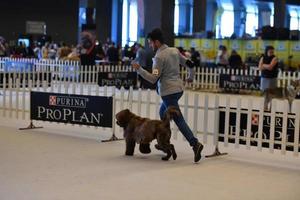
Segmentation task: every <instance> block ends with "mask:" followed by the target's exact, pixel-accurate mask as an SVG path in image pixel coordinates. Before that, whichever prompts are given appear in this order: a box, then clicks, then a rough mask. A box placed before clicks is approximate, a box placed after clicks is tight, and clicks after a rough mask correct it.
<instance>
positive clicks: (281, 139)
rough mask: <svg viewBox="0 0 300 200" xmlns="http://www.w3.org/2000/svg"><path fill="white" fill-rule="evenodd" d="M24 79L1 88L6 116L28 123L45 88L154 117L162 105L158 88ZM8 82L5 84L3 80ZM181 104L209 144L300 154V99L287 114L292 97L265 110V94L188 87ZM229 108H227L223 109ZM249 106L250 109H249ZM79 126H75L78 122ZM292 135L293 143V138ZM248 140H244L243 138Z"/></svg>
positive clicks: (0, 110) (0, 107)
mask: <svg viewBox="0 0 300 200" xmlns="http://www.w3.org/2000/svg"><path fill="white" fill-rule="evenodd" d="M21 82H22V81H21V80H19V79H17V81H16V85H15V86H16V87H14V88H13V87H12V81H11V79H10V81H9V84H8V87H2V88H1V90H0V92H1V93H2V96H0V115H1V116H2V117H4V118H10V119H12V120H15V119H22V120H26V121H28V122H29V120H30V115H29V113H30V91H31V90H33V91H35V90H36V91H44V92H58V93H59V92H62V93H69V94H84V95H95V96H98V95H101V96H106V95H108V96H111V95H113V96H115V111H114V113H113V114H115V113H116V112H118V111H120V110H122V109H124V108H129V109H130V110H132V111H133V112H134V113H136V114H138V115H141V116H144V117H149V118H152V119H157V118H158V110H159V106H160V98H159V96H158V95H156V94H155V92H154V91H150V90H140V89H139V90H133V89H132V88H131V89H130V90H125V89H123V88H122V89H121V90H117V89H116V88H115V87H98V86H97V85H93V84H90V85H89V84H84V85H83V84H77V83H70V84H69V85H66V84H64V83H63V82H60V83H61V84H60V85H56V86H51V87H47V84H46V83H44V84H42V86H41V87H32V85H33V83H32V81H29V87H24V84H23V85H22V86H21ZM4 85H5V84H4ZM180 106H181V110H182V113H183V115H184V117H185V119H186V120H187V122H188V124H189V125H190V127H191V129H192V130H193V132H194V133H195V134H197V135H198V136H199V137H202V140H203V142H204V143H208V142H209V141H210V140H208V137H211V136H212V137H213V144H214V145H216V144H217V143H218V138H219V137H222V138H224V146H225V147H227V146H228V145H229V143H230V142H233V143H234V145H235V147H236V148H239V147H240V146H241V145H246V147H247V148H248V149H251V148H252V149H253V148H256V149H257V150H258V151H262V149H263V148H264V144H268V147H267V148H268V149H269V151H270V152H271V153H273V152H274V149H276V148H278V145H280V149H281V150H280V151H281V152H282V154H285V153H286V151H287V148H292V151H293V152H294V155H295V156H298V155H299V148H300V146H299V124H300V112H299V110H300V102H299V100H297V101H294V104H293V109H292V110H294V111H296V112H295V113H294V114H288V113H287V110H288V109H286V108H287V106H288V104H287V102H286V101H283V102H282V101H276V100H274V102H273V104H272V106H273V107H272V112H271V113H264V111H263V99H262V98H258V97H247V98H244V97H243V96H233V95H231V96H229V95H216V94H210V93H196V92H186V93H185V95H184V96H183V98H181V100H180ZM220 107H224V108H220ZM244 109H246V110H244ZM220 111H224V112H225V118H224V119H223V120H221V121H220ZM232 113H235V114H236V118H235V123H234V124H230V121H231V119H230V118H231V117H230V115H232ZM242 114H246V115H247V127H246V128H244V130H243V131H242V132H243V134H235V132H236V131H234V130H239V129H240V126H241V125H240V122H241V121H242V119H241V116H242ZM253 114H255V115H257V116H258V118H259V119H263V118H264V117H263V116H270V119H269V122H268V124H267V125H268V126H269V127H270V134H269V136H266V133H264V122H263V120H259V121H258V124H257V127H258V129H257V131H256V132H253V130H251V129H252V128H251V127H252V123H251V119H252V116H253ZM277 118H282V120H281V121H282V124H281V125H280V128H281V131H280V135H279V136H278V130H277V128H278V127H277V126H276V123H278V119H277ZM288 119H292V120H293V122H292V125H293V127H292V131H293V134H291V133H290V132H291V130H290V129H289V128H290V127H289V126H290V124H289V123H291V122H288ZM220 124H223V125H224V133H223V134H220V131H219V125H220ZM75 126H76V125H75ZM172 128H173V136H174V138H175V139H177V138H178V136H179V134H178V130H177V128H175V126H174V124H173V125H172ZM103 130H107V131H112V132H114V131H116V132H117V133H121V132H122V130H121V129H120V128H119V127H116V126H115V124H114V125H113V130H111V129H107V128H103ZM291 137H293V138H292V142H290V141H291ZM243 141H244V144H242V142H243ZM253 142H254V143H256V146H255V147H252V143H253Z"/></svg>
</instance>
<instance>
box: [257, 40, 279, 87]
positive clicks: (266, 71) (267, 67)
mask: <svg viewBox="0 0 300 200" xmlns="http://www.w3.org/2000/svg"><path fill="white" fill-rule="evenodd" d="M258 67H259V70H261V79H260V89H261V91H263V92H264V91H265V90H266V89H272V88H276V87H277V75H278V59H277V57H276V56H275V55H274V47H273V46H266V49H265V54H264V55H263V56H262V57H261V59H260V61H259V65H258Z"/></svg>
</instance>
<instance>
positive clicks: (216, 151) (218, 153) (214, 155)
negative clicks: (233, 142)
mask: <svg viewBox="0 0 300 200" xmlns="http://www.w3.org/2000/svg"><path fill="white" fill-rule="evenodd" d="M227 154H228V153H221V152H220V151H219V147H218V146H216V148H215V152H214V153H213V154H211V155H207V156H205V157H206V158H212V157H217V156H224V155H227Z"/></svg>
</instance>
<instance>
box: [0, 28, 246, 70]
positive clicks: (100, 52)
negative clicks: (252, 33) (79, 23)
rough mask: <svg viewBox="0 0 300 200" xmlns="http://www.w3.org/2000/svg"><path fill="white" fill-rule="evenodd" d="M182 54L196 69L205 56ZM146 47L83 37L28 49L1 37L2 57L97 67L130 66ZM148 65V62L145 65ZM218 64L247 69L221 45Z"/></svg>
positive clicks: (236, 55)
mask: <svg viewBox="0 0 300 200" xmlns="http://www.w3.org/2000/svg"><path fill="white" fill-rule="evenodd" d="M177 48H178V50H179V52H180V53H181V54H182V55H184V56H185V57H187V58H188V59H191V60H192V61H193V62H194V64H195V66H196V67H199V66H201V63H202V60H203V59H202V58H201V57H202V56H201V54H200V53H199V51H197V50H196V49H195V48H194V47H191V48H190V49H189V50H185V49H183V47H177ZM143 50H145V49H144V47H143V46H142V45H141V44H139V43H134V44H133V45H131V46H129V45H128V44H127V45H125V46H124V47H123V48H122V46H121V45H116V44H115V43H114V42H113V41H110V40H109V39H108V40H107V41H106V42H105V43H102V42H98V41H96V40H93V39H91V36H90V35H88V34H87V35H83V36H82V38H81V41H80V42H79V44H77V45H66V44H65V43H64V42H60V43H55V42H45V43H44V44H43V45H41V44H39V43H37V42H32V43H31V44H30V45H28V46H26V45H25V43H23V42H19V43H18V44H17V45H15V46H9V45H8V43H7V42H6V41H5V40H4V39H3V38H2V37H0V57H11V58H38V59H54V60H71V61H72V60H75V61H81V63H82V65H94V64H95V63H96V60H98V62H105V63H114V64H117V63H120V62H122V63H130V62H131V61H132V60H135V59H137V58H138V59H139V60H140V61H141V60H143V59H144V61H141V62H146V56H142V58H141V56H138V54H137V52H138V51H140V52H143ZM145 65H146V63H145ZM215 65H217V66H218V67H224V68H232V69H244V68H245V63H244V62H243V60H242V58H241V56H240V55H239V54H238V53H237V51H236V50H234V49H233V50H232V51H231V54H230V55H229V54H228V50H227V47H226V46H224V45H220V46H219V47H218V51H217V55H216V57H215Z"/></svg>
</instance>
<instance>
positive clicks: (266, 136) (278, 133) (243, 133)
mask: <svg viewBox="0 0 300 200" xmlns="http://www.w3.org/2000/svg"><path fill="white" fill-rule="evenodd" d="M232 109H233V108H231V110H232ZM219 114H220V115H219V117H220V118H219V119H220V120H219V141H221V142H224V136H225V108H221V109H220V112H219ZM236 114H237V113H236V112H234V111H230V114H229V130H228V142H229V143H235V135H236V134H237V132H238V133H239V136H240V138H239V141H238V143H239V144H242V145H246V138H247V121H248V114H247V110H246V109H243V110H242V111H241V116H240V117H241V118H240V130H236ZM277 114H278V113H277ZM259 120H260V119H259V111H258V110H253V111H252V116H251V135H250V145H251V146H257V139H258V125H259ZM270 124H271V116H266V115H264V117H263V133H262V139H263V142H262V147H265V148H269V143H270V134H271V132H270V131H271V128H270ZM282 132H283V117H280V116H276V117H275V129H274V141H275V142H274V149H281V144H280V143H281V141H282ZM286 133H287V137H286V138H287V141H286V142H287V144H286V150H287V151H294V139H295V138H294V134H295V115H293V114H288V118H287V127H286ZM298 134H299V133H298ZM276 141H278V142H279V143H278V144H276ZM288 143H289V144H288ZM299 144H300V139H299ZM298 151H299V152H300V148H298Z"/></svg>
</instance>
